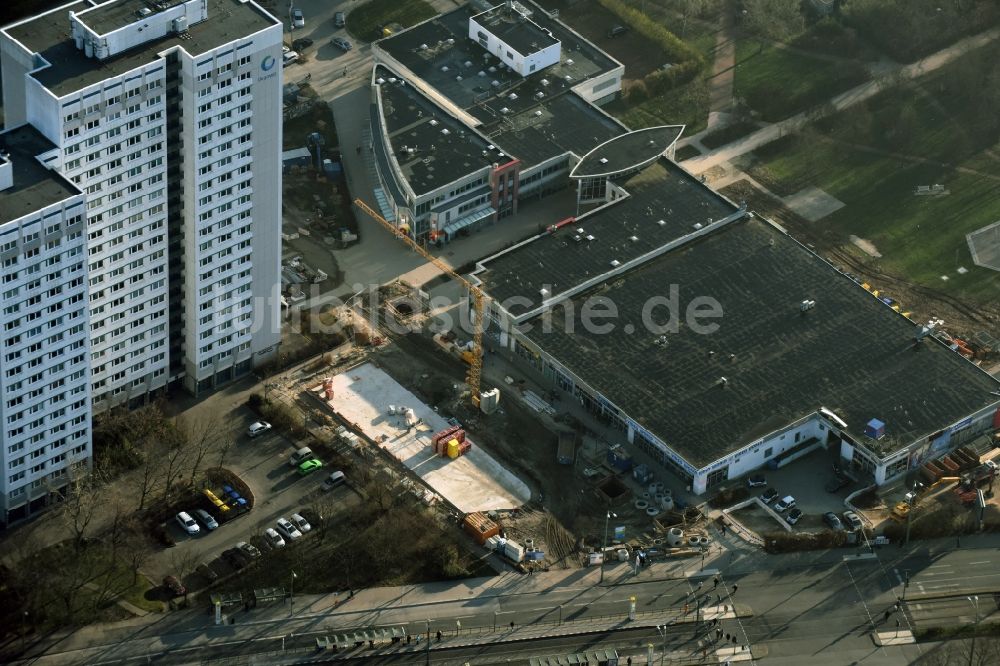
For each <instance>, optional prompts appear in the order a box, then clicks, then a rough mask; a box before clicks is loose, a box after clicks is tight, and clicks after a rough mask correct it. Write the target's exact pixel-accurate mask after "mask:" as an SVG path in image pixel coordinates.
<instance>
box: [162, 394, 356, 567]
mask: <svg viewBox="0 0 1000 666" xmlns="http://www.w3.org/2000/svg"><path fill="white" fill-rule="evenodd" d="M232 417H233V418H231V419H229V420H228V421H227V423H228V425H227V427H231V428H233V430H234V435H235V437H236V444H235V446H234V447H233V450H232V453H231V455H230V462H229V463H227V465H226V466H227V467H228V468H229V469H231V470H232V471H233V472H235V473H236V474H237V475H239V477H240V478H241V479H242V480H243V481H244V482H245V483H246V484H247V485H248V486H249V488H250V490H251V492H252V493H253V495H254V497H255V503H254V507H253V509H252V510H251V511H249V512H248V513H245V514H242V515H240V516H237V517H234V518H232V519H230V520H229V521H227V522H223V523H221V524H220V526H219V527H218V528H217V529H215V530H212V531H208V530H206V529H205V528H204V526H202V527H201V530H200V531H199V533H198V534H196V535H188V534H187V533H186V532H185V531H184V530H183V529H182V528H181V526H180V525H179V524H178V523H177V521H176V520H174V519H173V518H171V519H170V520H168V521H167V524H166V527H167V531H168V533H169V534H170V536H171V537H173V539H174V540H175V541H176V542H177V545H176V546H174V547H171V548H158V549H157V550H156V551H155V552H154V554H153V556H152V557H151V558H150V560H149V562H148V563H147V564H146V565H145V566H144V570H145V571H146V572H147V573H148V574H149V575H150V577H151V578H152V579H153V580H160V579H161V578H162V577H163V576H165V575H168V574H174V575H180V576H182V577H185V582H186V583H187V582H189V581H188V580H187V577H188V576H189V575H190V573H191V572H192V571H193V570H194V569H195V567H196V566H197V565H198V564H199V563H201V562H208V563H210V566H211V567H212V568H213V569H214V570H215V571H216V572H217V573H218V574H219V575H225V574H227V573H229V572H230V571H231V570H232V567H231V566H229V565H228V564H225V563H223V562H222V561H221V560H219V559H218V558H219V557H220V556H221V554H222V552H223V551H225V550H226V549H229V548H232V547H233V546H235V545H236V543H237V542H240V541H247V542H250V543H253V544H255V545H257V546H258V547H260V548H265V547H266V546H265V545H264V543H263V539H262V534H263V532H264V530H265V529H267V528H269V527H275V522H276V521H277V520H278V519H279V518H282V517H284V518H290V517H291V515H292V514H293V513H300V514H305V516H306V517H307V519H308V520H310V521H311V522H314V518H313V517H315V516H316V515H317V514H318V513H319V512H321V511H322V508H321V507H327V506H329V507H339V506H344V507H347V506H351V505H353V504H355V503H357V502H358V501H359V497H358V496H357V494H356V493H354V492H353V491H352V490H351V489H350V488H349V487H347V486H340V487H339V488H336V489H334V490H332V491H330V492H323V491H321V490H320V486H321V484H322V482H323V480H324V479H325V478H326V477H327V476H328V475H329V473H330V472H332V471H334V469H333V468H332V467H324V468H323V469H320V470H317V471H315V472H313V473H312V474H309V475H308V476H300V475H299V474H298V473H297V470H296V468H295V467H292V466H290V465H289V464H288V459H289V456H290V455H291V454H292V453H293V452H294V450H295V445H294V444H293V443H291V442H289V441H288V440H287V439H285V438H284V437H282V436H281V435H280V434H278V433H276V432H275V431H274V430H271V431H268V432H266V433H264V434H262V435H259V436H257V437H255V438H252V439H251V438H250V437H248V436H247V434H246V429H247V427H248V426H249V425H250V424H251V423H252V422H254V421H255V420H256V417H255V416H254V415H253V413H252V412H251V411H250V410H249V409H246V408H245V407H239V408H236V409H234V410H233V411H232ZM205 506H206V505H205V504H203V503H201V504H196V503H192V505H191V506H190V507H186V510H187V511H188V513H192V512H193V511H194V510H195V509H197V508H205ZM310 536H313V534H306V535H305V536H304V538H309V537H310ZM191 582H196V581H191ZM189 587H190V585H189Z"/></svg>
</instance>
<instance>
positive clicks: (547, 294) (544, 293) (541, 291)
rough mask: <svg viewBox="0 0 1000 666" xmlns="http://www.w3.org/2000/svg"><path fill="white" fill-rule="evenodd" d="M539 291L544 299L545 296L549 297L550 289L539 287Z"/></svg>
mask: <svg viewBox="0 0 1000 666" xmlns="http://www.w3.org/2000/svg"><path fill="white" fill-rule="evenodd" d="M538 293H539V295H540V296H541V297H542V298H543V299H544V298H548V297H549V290H548V289H539V290H538Z"/></svg>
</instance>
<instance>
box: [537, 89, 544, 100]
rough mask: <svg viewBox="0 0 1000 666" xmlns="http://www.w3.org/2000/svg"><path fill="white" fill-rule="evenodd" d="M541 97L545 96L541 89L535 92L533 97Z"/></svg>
mask: <svg viewBox="0 0 1000 666" xmlns="http://www.w3.org/2000/svg"><path fill="white" fill-rule="evenodd" d="M543 97H545V93H543V92H542V91H541V90H539V91H538V92H536V93H535V99H542V98H543Z"/></svg>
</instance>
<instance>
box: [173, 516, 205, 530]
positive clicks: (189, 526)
mask: <svg viewBox="0 0 1000 666" xmlns="http://www.w3.org/2000/svg"><path fill="white" fill-rule="evenodd" d="M176 519H177V524H178V525H180V526H181V528H182V529H183V530H184V531H185V532H187V533H188V534H192V535H193V534H198V532H201V528H200V527H198V523H197V522H195V520H194V518H192V517H191V514H189V513H188V512H187V511H181V512H180V513H178V514H177V516H176Z"/></svg>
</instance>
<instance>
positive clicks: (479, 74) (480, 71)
mask: <svg viewBox="0 0 1000 666" xmlns="http://www.w3.org/2000/svg"><path fill="white" fill-rule="evenodd" d="M477 76H486V72H484V71H483V70H479V73H478V74H477Z"/></svg>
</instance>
